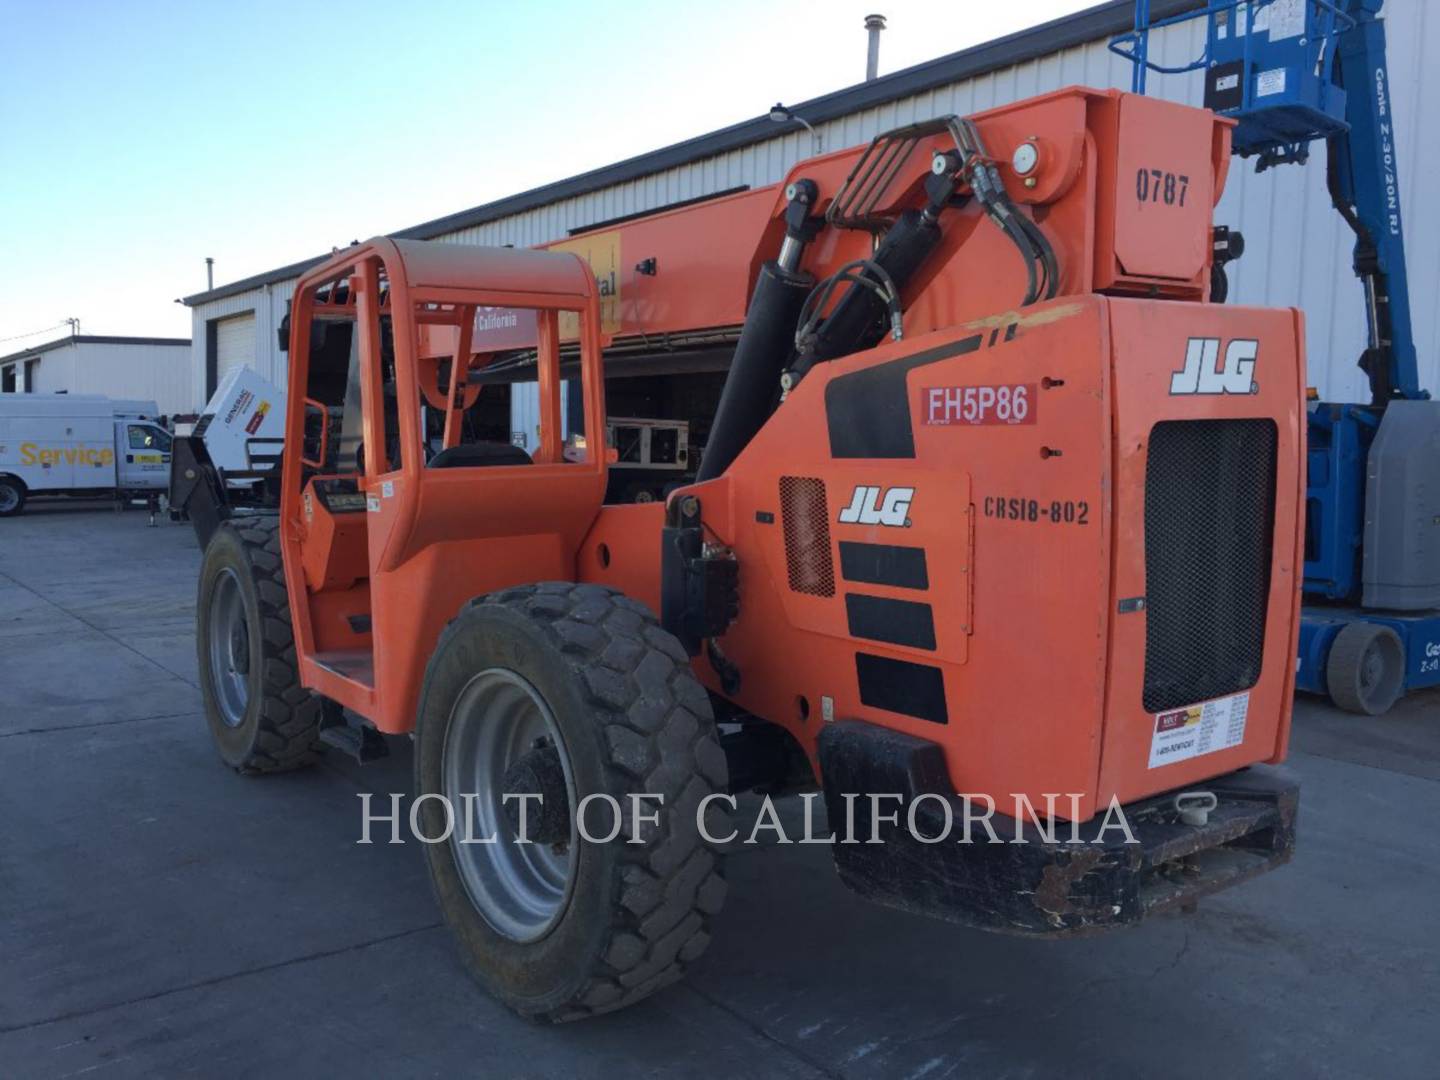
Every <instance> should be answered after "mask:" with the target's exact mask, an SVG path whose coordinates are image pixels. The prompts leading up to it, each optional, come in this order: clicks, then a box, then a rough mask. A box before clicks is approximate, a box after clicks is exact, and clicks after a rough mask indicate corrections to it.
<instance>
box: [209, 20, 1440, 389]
mask: <svg viewBox="0 0 1440 1080" xmlns="http://www.w3.org/2000/svg"><path fill="white" fill-rule="evenodd" d="M1199 6H1202V5H1200V4H1198V3H1196V2H1195V0H1154V2H1153V3H1152V17H1153V18H1156V19H1158V18H1160V17H1162V16H1165V15H1168V14H1171V13H1174V12H1178V11H1180V10H1183V9H1189V8H1195V7H1199ZM1133 11H1134V5H1133V3H1132V2H1131V0H1119V2H1115V3H1107V4H1102V5H1100V6H1098V7H1094V8H1090V9H1088V10H1086V11H1083V12H1080V13H1078V14H1075V15H1073V16H1070V17H1068V18H1064V19H1059V20H1056V21H1054V22H1051V23H1047V24H1045V25H1043V26H1038V27H1035V28H1034V29H1032V30H1027V31H1024V32H1021V33H1018V34H1013V35H1011V36H1009V37H1005V38H1001V39H999V40H996V41H992V42H989V43H987V44H984V45H980V46H977V47H975V48H971V49H966V50H964V51H962V52H957V53H952V54H950V55H948V56H943V57H940V58H938V59H936V60H932V61H929V62H927V63H924V64H920V65H917V66H915V67H912V68H907V69H905V70H903V71H898V72H895V73H894V74H891V75H886V76H883V77H881V78H878V79H875V80H873V81H871V82H866V83H861V84H859V85H856V86H852V87H849V88H847V89H844V90H840V91H837V92H835V93H832V94H827V95H825V96H823V97H819V98H815V99H813V100H811V101H806V102H801V103H798V104H794V105H792V106H791V108H792V109H793V111H794V113H795V114H796V115H797V116H799V117H802V118H803V119H805V120H807V121H809V122H810V123H811V124H812V125H813V126H814V127H815V129H816V130H817V131H818V132H819V133H820V135H821V137H822V138H823V145H824V148H825V149H826V150H831V149H838V148H841V147H845V146H851V145H855V144H859V143H863V142H866V141H868V140H869V139H870V138H871V137H873V136H874V135H876V134H877V133H879V132H882V131H885V130H888V129H890V128H894V127H897V126H899V125H902V124H906V123H909V122H911V121H916V120H925V119H929V118H931V117H934V116H938V115H943V114H946V113H959V114H962V115H964V114H968V113H976V112H981V111H983V110H985V109H989V108H992V107H995V106H999V105H1004V104H1007V103H1009V102H1012V101H1016V100H1019V99H1022V98H1026V97H1030V96H1033V95H1035V94H1039V93H1044V92H1046V91H1050V90H1054V89H1058V88H1060V87H1063V86H1068V85H1074V84H1085V85H1090V86H1098V87H1108V86H1115V87H1122V88H1128V87H1129V86H1130V79H1131V66H1130V64H1129V63H1128V62H1127V61H1125V60H1124V59H1122V58H1121V57H1118V56H1115V55H1114V54H1112V53H1111V52H1110V51H1109V50H1108V49H1107V47H1106V46H1107V42H1108V40H1109V38H1110V37H1111V35H1113V34H1116V33H1120V32H1122V31H1125V30H1127V29H1129V28H1130V25H1131V19H1132V17H1133ZM1384 16H1385V24H1386V28H1387V34H1388V38H1389V49H1390V53H1389V63H1390V83H1391V89H1392V92H1393V98H1392V106H1393V115H1394V118H1395V138H1396V145H1397V150H1398V159H1399V166H1400V171H1399V177H1398V179H1399V184H1400V192H1401V207H1402V213H1403V216H1404V219H1405V221H1406V230H1407V232H1408V234H1409V237H1410V239H1411V242H1410V244H1409V247H1408V251H1407V255H1408V258H1409V264H1410V265H1409V272H1410V288H1411V294H1412V298H1413V301H1412V303H1413V312H1414V319H1415V340H1416V346H1417V352H1418V355H1419V358H1420V364H1421V372H1420V374H1421V379H1422V384H1423V385H1425V386H1427V387H1430V388H1435V387H1440V243H1437V242H1436V238H1440V209H1437V203H1436V201H1435V200H1434V199H1422V198H1421V194H1420V193H1421V192H1424V191H1427V190H1428V189H1433V188H1434V186H1435V185H1436V184H1437V182H1440V140H1436V139H1434V138H1426V137H1425V136H1424V130H1425V129H1424V128H1422V124H1421V116H1422V112H1423V111H1424V110H1425V108H1426V107H1429V108H1437V107H1440V71H1437V68H1436V66H1435V65H1434V64H1433V63H1426V62H1424V58H1426V57H1434V56H1437V55H1440V4H1436V3H1434V2H1433V0H1388V2H1387V3H1386V4H1385V8H1384ZM1204 43H1205V25H1204V21H1203V20H1194V21H1191V22H1188V23H1184V24H1181V25H1178V26H1175V27H1170V28H1167V29H1165V30H1161V31H1157V32H1155V33H1154V34H1152V36H1151V42H1150V55H1151V58H1152V60H1155V61H1157V62H1159V63H1162V64H1165V65H1168V66H1175V65H1179V64H1183V63H1186V62H1188V61H1190V60H1192V59H1193V58H1195V57H1198V56H1199V55H1200V54H1201V53H1202V52H1203V49H1204ZM1149 89H1150V91H1151V93H1154V94H1157V95H1159V96H1163V97H1166V98H1169V99H1171V100H1175V101H1183V102H1187V103H1189V104H1194V105H1199V104H1200V99H1201V83H1200V73H1199V72H1194V73H1191V74H1190V75H1186V76H1170V77H1167V76H1159V75H1154V76H1152V77H1151V79H1150V86H1149ZM763 93H764V89H763V87H757V88H756V96H757V97H759V96H761V95H763ZM813 153H814V146H813V143H812V140H811V136H810V133H809V132H808V131H806V130H805V129H804V128H803V127H802V126H801V125H800V124H799V123H798V122H794V121H790V122H786V123H784V124H777V123H775V122H774V121H772V120H771V119H770V118H769V117H768V116H762V117H759V118H757V119H754V120H748V121H746V122H744V123H741V124H736V125H734V126H732V127H728V128H725V129H723V130H720V131H715V132H711V133H710V134H708V135H702V136H700V137H698V138H695V139H691V140H689V141H687V142H683V143H679V144H676V145H674V146H669V147H666V148H664V149H661V150H657V151H654V152H653V153H649V154H644V155H642V156H640V157H636V158H631V159H630V160H628V161H622V162H620V163H618V164H615V165H610V166H607V167H605V168H602V169H597V170H595V171H593V172H589V173H585V174H583V175H580V176H575V177H571V178H570V179H568V180H561V181H559V182H557V183H553V184H549V185H546V186H544V187H540V188H536V189H534V190H533V191H527V192H524V193H523V194H519V195H514V196H511V197H509V198H506V199H501V200H500V201H498V202H494V203H490V204H488V205H485V206H478V207H475V208H474V209H471V210H465V211H462V212H460V213H457V214H453V215H451V216H449V217H445V218H440V219H438V220H435V221H429V222H425V223H424V224H421V225H417V226H414V227H413V228H410V229H406V230H404V231H403V232H400V233H398V234H396V235H398V236H401V237H408V238H415V239H427V240H439V241H444V242H447V243H457V244H484V245H497V246H498V245H505V244H512V245H515V246H518V247H527V246H533V245H536V244H542V243H547V242H550V241H555V240H562V239H564V238H565V237H566V236H568V235H570V234H572V233H575V232H578V231H582V230H586V229H588V228H590V227H592V226H594V225H596V224H597V223H600V222H608V221H612V220H614V219H616V218H621V217H625V216H627V215H631V214H636V213H642V212H646V211H652V210H656V209H659V208H662V207H667V206H671V205H673V204H676V203H682V202H686V201H689V200H694V199H700V198H705V197H707V196H713V195H716V194H720V193H723V192H733V191H736V190H741V189H744V188H746V187H758V186H761V185H765V184H772V183H775V182H777V181H779V180H780V179H781V178H783V176H784V175H785V173H786V172H787V171H788V170H789V169H790V168H791V167H792V166H793V165H794V164H795V163H796V162H797V161H799V160H800V159H802V158H805V157H808V156H811V155H812V154H813ZM1215 220H1216V223H1217V224H1225V225H1229V226H1231V227H1232V228H1239V229H1240V230H1241V231H1242V232H1243V233H1244V234H1245V238H1246V252H1245V256H1244V258H1242V259H1241V260H1239V262H1237V263H1234V264H1232V265H1231V266H1230V267H1229V274H1230V280H1231V299H1230V302H1232V303H1239V304H1256V305H1272V306H1290V305H1295V306H1299V307H1301V308H1303V309H1304V311H1305V314H1306V317H1307V327H1308V338H1309V340H1308V346H1309V359H1310V365H1311V371H1310V383H1311V385H1313V386H1317V387H1318V388H1319V389H1320V391H1321V394H1322V395H1323V396H1324V397H1326V398H1327V399H1330V400H1340V401H1345V400H1355V401H1358V400H1368V387H1367V384H1366V382H1365V378H1364V376H1363V375H1362V373H1361V372H1360V371H1359V369H1358V368H1357V367H1356V366H1355V361H1356V359H1357V357H1358V356H1359V355H1360V351H1361V349H1362V348H1363V346H1364V339H1365V320H1364V312H1363V308H1362V292H1361V288H1360V285H1359V284H1358V282H1357V281H1356V280H1355V277H1354V275H1353V273H1352V271H1351V266H1350V262H1351V247H1352V242H1353V236H1352V234H1351V233H1350V232H1349V230H1348V229H1347V228H1346V227H1345V225H1344V223H1343V222H1342V221H1341V219H1340V217H1339V215H1338V214H1337V213H1336V212H1335V211H1334V209H1333V208H1332V207H1331V204H1330V198H1329V195H1328V193H1327V191H1326V186H1325V167H1324V160H1323V154H1318V155H1315V156H1314V158H1313V159H1312V161H1311V162H1310V164H1309V165H1306V166H1303V167H1296V166H1286V167H1281V168H1278V169H1272V170H1270V171H1268V172H1266V173H1263V174H1259V175H1257V174H1255V173H1254V172H1253V167H1252V166H1251V165H1250V164H1249V163H1248V162H1244V161H1241V160H1239V159H1236V160H1235V161H1234V163H1233V165H1232V168H1231V171H1230V177H1229V181H1228V184H1227V187H1226V191H1225V195H1224V198H1223V199H1222V200H1221V203H1220V206H1219V208H1218V210H1217V212H1216V217H1215ZM355 224H356V231H357V232H360V233H363V232H364V230H365V223H364V222H356V223H355ZM319 261H320V259H319V258H317V259H314V260H310V261H307V262H303V263H296V264H293V265H290V266H283V267H280V268H278V269H276V270H273V271H270V272H269V273H265V274H260V275H257V276H255V277H252V278H247V279H245V280H243V281H237V282H234V283H232V284H229V285H224V286H221V287H219V288H215V289H211V290H209V291H207V292H203V293H199V294H197V295H194V296H190V297H187V298H186V300H185V303H186V304H188V305H189V306H190V307H191V309H192V314H193V319H194V330H193V342H194V344H193V349H192V355H191V364H192V372H193V376H192V378H193V387H194V394H195V398H194V401H193V402H192V404H193V405H194V406H197V407H198V406H199V405H200V404H203V402H204V400H205V398H206V397H207V396H208V394H209V392H210V391H211V390H213V388H214V387H215V385H216V383H217V382H218V380H219V379H220V378H221V377H222V376H223V375H224V373H225V372H226V370H228V369H229V368H230V367H231V366H233V365H237V364H249V365H253V366H254V367H255V368H256V369H257V370H258V371H259V372H260V373H261V374H263V375H265V376H266V377H267V378H270V379H272V380H274V381H275V382H277V383H280V384H282V385H283V382H284V378H285V355H284V354H283V353H281V352H280V351H279V349H278V346H277V340H276V330H277V328H278V327H279V326H280V321H281V319H282V318H283V317H284V315H285V311H286V304H287V301H288V300H289V299H290V295H291V293H292V291H293V289H294V284H295V279H296V278H297V277H298V276H299V275H300V274H301V273H303V272H304V271H305V270H306V269H308V268H309V267H310V266H312V265H315V264H316V263H318V262H319Z"/></svg>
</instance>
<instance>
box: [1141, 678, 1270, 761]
mask: <svg viewBox="0 0 1440 1080" xmlns="http://www.w3.org/2000/svg"><path fill="white" fill-rule="evenodd" d="M1249 712H1250V695H1249V693H1248V692H1247V693H1244V694H1234V695H1232V696H1230V697H1223V698H1217V699H1216V700H1214V701H1207V702H1205V703H1204V704H1203V705H1191V706H1190V707H1189V708H1188V709H1173V710H1171V711H1170V712H1163V713H1157V714H1156V716H1155V733H1154V735H1153V736H1152V737H1151V739H1150V768H1152V769H1158V768H1159V767H1160V766H1161V765H1173V764H1175V763H1176V762H1177V761H1187V760H1189V759H1190V758H1193V757H1200V756H1201V755H1202V754H1213V753H1215V752H1216V751H1217V750H1228V749H1230V747H1232V746H1239V745H1240V744H1241V743H1242V742H1244V741H1245V717H1246V715H1247V714H1248V713H1249Z"/></svg>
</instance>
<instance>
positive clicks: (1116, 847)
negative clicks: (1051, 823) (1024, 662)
mask: <svg viewBox="0 0 1440 1080" xmlns="http://www.w3.org/2000/svg"><path fill="white" fill-rule="evenodd" d="M819 749H820V766H821V769H822V771H823V773H824V777H825V801H826V807H827V810H828V812H829V815H830V822H831V828H832V829H833V830H835V831H836V832H837V833H838V832H843V833H845V834H846V835H848V836H851V837H854V838H856V839H859V840H862V841H863V840H867V839H869V838H870V837H871V836H872V832H871V828H872V804H871V800H870V799H869V798H868V796H869V795H871V794H876V795H880V794H884V795H891V794H898V795H900V796H902V797H903V799H904V803H903V806H902V808H901V810H900V813H899V815H898V817H899V821H898V823H895V824H889V823H885V822H884V821H883V818H882V820H881V821H880V822H879V823H877V824H876V825H875V832H874V834H873V835H875V836H878V837H879V838H880V839H881V840H882V841H883V842H882V843H878V844H870V843H863V842H862V843H836V844H835V845H834V847H833V849H832V850H833V851H834V854H835V865H836V869H837V870H838V872H839V874H840V878H841V880H842V881H844V883H845V884H846V886H848V887H849V888H850V889H852V890H854V891H855V892H857V893H859V894H860V895H861V896H864V897H866V898H867V899H870V900H874V901H876V902H878V903H882V904H886V905H888V906H891V907H896V908H900V909H902V910H905V911H910V912H914V913H916V914H922V915H929V916H932V917H936V918H941V919H946V920H949V921H952V922H958V923H963V924H965V925H967V926H974V927H978V928H980V929H985V930H996V931H1001V932H1004V933H1011V934H1023V935H1034V936H1065V935H1075V934H1083V933H1094V932H1097V931H1100V930H1106V929H1110V928H1113V927H1117V926H1125V925H1130V924H1133V923H1137V922H1139V921H1140V920H1141V919H1143V918H1144V917H1145V916H1147V915H1150V914H1154V913H1156V912H1160V911H1164V910H1166V909H1168V908H1172V907H1178V906H1182V905H1186V904H1189V903H1192V902H1193V901H1195V900H1197V899H1199V898H1200V897H1202V896H1205V895H1207V894H1209V893H1213V892H1217V891H1218V890H1220V889H1224V888H1227V887H1229V886H1231V885H1234V884H1236V883H1238V882H1241V881H1244V880H1246V879H1248V878H1251V877H1254V876H1256V875H1258V874H1262V873H1264V872H1265V871H1267V870H1271V869H1273V868H1274V867H1276V866H1279V865H1281V864H1282V863H1285V862H1288V861H1289V859H1290V856H1291V854H1292V852H1293V850H1294V846H1295V817H1296V810H1297V808H1298V805H1299V797H1300V786H1299V783H1298V782H1297V781H1296V780H1295V778H1294V777H1293V775H1291V774H1290V773H1289V772H1287V771H1286V770H1283V769H1276V768H1270V767H1267V766H1260V765H1257V766H1253V767H1251V768H1249V769H1244V770H1241V771H1240V772H1235V773H1231V774H1229V775H1227V776H1221V777H1218V778H1216V779H1214V780H1212V781H1209V782H1208V783H1206V784H1203V785H1194V786H1193V787H1192V788H1190V789H1188V790H1202V791H1208V792H1211V793H1212V794H1214V795H1215V797H1216V799H1217V800H1218V805H1217V806H1216V808H1215V809H1214V810H1213V811H1211V812H1210V815H1209V820H1208V821H1207V822H1206V824H1204V825H1199V826H1195V825H1186V824H1184V823H1182V822H1180V821H1179V819H1178V814H1177V813H1176V812H1175V810H1174V807H1173V797H1174V793H1173V792H1172V793H1169V794H1166V795H1161V796H1156V797H1155V798H1151V799H1145V800H1141V801H1139V802H1135V803H1131V804H1130V805H1128V806H1126V807H1124V811H1125V817H1126V820H1127V822H1128V824H1129V829H1130V834H1131V836H1132V837H1133V839H1134V841H1135V842H1134V843H1131V842H1129V840H1128V838H1127V837H1126V836H1125V835H1124V830H1122V829H1120V828H1119V827H1118V825H1117V824H1116V821H1115V819H1112V820H1111V822H1110V825H1111V827H1110V828H1108V829H1105V828H1103V826H1104V825H1105V818H1104V815H1103V814H1102V815H1097V816H1096V817H1095V818H1094V819H1092V820H1091V821H1088V822H1085V823H1084V824H1082V825H1080V826H1078V827H1077V828H1076V830H1075V832H1074V835H1073V837H1072V833H1071V829H1070V826H1069V825H1068V823H1064V822H1061V823H1059V826H1058V829H1057V830H1056V832H1055V835H1054V839H1053V841H1052V840H1051V839H1049V838H1046V837H1044V836H1041V835H1040V833H1039V830H1038V829H1037V828H1036V827H1035V826H1034V824H1033V823H1028V822H1027V823H1025V824H1024V825H1020V826H1017V824H1016V823H1015V822H1014V821H1013V820H1011V819H1009V818H1005V817H1002V816H1001V815H999V814H997V815H996V816H995V818H994V822H993V824H994V826H995V832H996V833H997V834H998V835H999V837H1000V839H1001V840H1002V841H1013V840H1014V839H1015V838H1016V836H1017V833H1018V835H1019V837H1020V840H1021V842H1019V843H1014V842H1004V843H991V842H988V840H989V837H988V835H987V833H986V832H985V831H984V829H983V827H981V826H979V825H978V823H976V824H974V825H973V827H972V828H971V830H970V837H971V841H972V842H969V843H965V842H962V840H963V836H964V830H963V829H962V827H961V822H962V820H963V816H964V807H963V804H962V800H960V799H959V798H958V797H956V796H955V794H954V793H953V791H951V790H950V787H951V785H950V784H949V780H948V777H947V775H946V771H945V765H944V759H943V756H942V754H941V751H940V748H939V747H938V746H936V745H935V744H934V743H930V742H927V741H926V740H923V739H918V738H915V737H914V736H910V735H904V734H901V733H899V732H894V731H889V730H886V729H884V728H879V727H875V726H873V725H870V724H864V723H859V722H856V721H842V722H839V723H836V724H832V725H831V726H830V727H828V728H826V729H825V731H823V732H822V733H821V736H820V742H819ZM847 793H848V794H851V795H852V796H859V797H858V798H851V799H850V800H848V801H847V800H846V799H845V795H846V794H847ZM922 795H923V796H929V797H927V798H924V799H919V797H920V796H922ZM935 796H939V797H940V798H936V797H935ZM917 799H919V801H918V802H916V800H917ZM941 799H943V800H944V801H945V802H947V803H948V804H949V805H950V808H951V819H950V820H951V821H952V822H953V825H952V827H951V828H950V829H949V830H948V838H947V839H945V840H943V841H941V842H939V843H925V842H923V841H922V840H920V839H917V838H916V836H915V835H912V833H911V832H910V830H909V828H908V825H907V813H906V810H905V809H904V807H909V806H910V805H911V804H912V803H914V804H915V806H914V810H915V813H914V817H915V824H916V832H918V833H919V834H920V835H921V836H925V837H934V836H937V835H941V834H942V833H945V832H946V822H947V819H946V816H945V812H944V808H943V806H942V805H941ZM895 805H896V804H895V803H894V801H893V800H892V801H888V802H884V803H882V804H881V805H880V807H879V812H880V814H881V815H888V814H891V813H894V812H895ZM975 813H976V815H977V816H978V813H979V811H975ZM852 821H853V827H851V826H850V824H849V823H850V822H852ZM840 823H846V824H845V825H844V826H843V827H842V825H841V824H840Z"/></svg>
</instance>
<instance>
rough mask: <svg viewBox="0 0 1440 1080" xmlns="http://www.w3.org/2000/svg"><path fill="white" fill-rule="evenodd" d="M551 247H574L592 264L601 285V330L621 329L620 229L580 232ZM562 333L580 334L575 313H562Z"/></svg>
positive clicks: (616, 332)
mask: <svg viewBox="0 0 1440 1080" xmlns="http://www.w3.org/2000/svg"><path fill="white" fill-rule="evenodd" d="M550 250H551V251H573V252H574V253H575V254H576V255H579V256H580V257H581V258H582V259H584V260H585V261H586V262H588V263H589V264H590V269H591V270H593V271H594V272H595V282H596V284H598V285H599V286H600V332H601V333H604V334H618V333H619V332H620V232H619V230H618V229H612V230H611V231H610V232H599V233H589V234H587V235H585V236H577V237H576V238H575V239H574V240H566V241H565V242H564V243H561V244H551V245H550ZM560 336H561V337H562V338H566V339H569V338H576V337H579V336H580V325H579V320H578V319H577V318H576V317H575V316H574V315H571V314H567V313H564V312H562V313H561V315H560Z"/></svg>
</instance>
